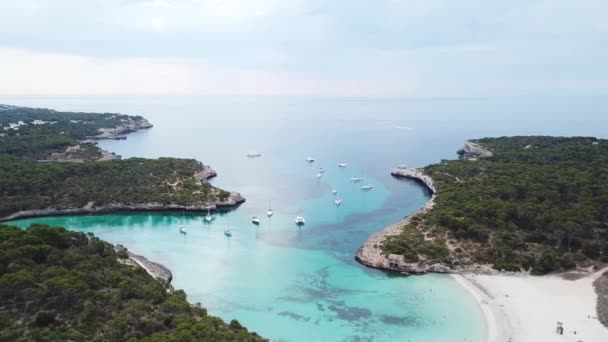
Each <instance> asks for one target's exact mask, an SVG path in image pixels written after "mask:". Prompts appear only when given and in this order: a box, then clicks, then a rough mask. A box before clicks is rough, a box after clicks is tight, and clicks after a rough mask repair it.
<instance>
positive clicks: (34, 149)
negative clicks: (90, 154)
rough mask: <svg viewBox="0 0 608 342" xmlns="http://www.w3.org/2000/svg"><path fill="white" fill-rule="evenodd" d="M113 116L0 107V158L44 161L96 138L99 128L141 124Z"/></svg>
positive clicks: (129, 118) (111, 114) (108, 114)
mask: <svg viewBox="0 0 608 342" xmlns="http://www.w3.org/2000/svg"><path fill="white" fill-rule="evenodd" d="M142 120H143V118H142V117H141V116H129V115H123V114H114V113H104V114H96V113H72V112H57V111H54V110H51V109H44V108H26V107H13V106H3V105H0V155H11V156H17V157H27V158H30V159H46V158H47V157H48V156H49V155H50V154H51V153H54V152H64V151H65V150H66V149H67V148H68V147H69V146H74V145H76V144H77V142H78V141H82V140H85V139H88V138H90V137H94V136H97V135H99V133H100V132H99V129H101V128H114V127H117V126H119V125H121V124H124V123H133V122H139V121H142Z"/></svg>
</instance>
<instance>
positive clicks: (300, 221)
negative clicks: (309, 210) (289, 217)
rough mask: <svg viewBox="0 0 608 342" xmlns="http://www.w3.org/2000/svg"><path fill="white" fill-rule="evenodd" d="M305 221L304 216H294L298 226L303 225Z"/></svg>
mask: <svg viewBox="0 0 608 342" xmlns="http://www.w3.org/2000/svg"><path fill="white" fill-rule="evenodd" d="M305 222H306V220H304V216H296V224H297V225H298V226H301V225H303V224H304V223H305Z"/></svg>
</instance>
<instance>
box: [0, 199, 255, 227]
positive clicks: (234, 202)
mask: <svg viewBox="0 0 608 342" xmlns="http://www.w3.org/2000/svg"><path fill="white" fill-rule="evenodd" d="M243 202H245V198H244V197H243V196H241V194H239V193H238V192H231V193H230V196H228V198H227V199H226V200H225V201H216V202H215V203H213V204H211V205H210V206H204V205H180V204H162V203H134V204H125V203H112V204H108V205H102V206H95V205H94V203H92V202H89V203H88V204H87V205H86V206H84V207H82V208H64V209H58V208H46V209H34V210H24V211H18V212H16V213H13V214H11V215H8V216H4V217H0V222H4V221H12V220H17V219H24V218H33V217H42V216H65V215H81V214H101V213H110V212H148V211H152V212H154V211H182V210H185V211H189V212H203V211H206V210H208V209H209V210H211V211H216V210H230V209H233V208H235V207H237V206H239V205H240V204H241V203H243Z"/></svg>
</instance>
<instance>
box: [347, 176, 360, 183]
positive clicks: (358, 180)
mask: <svg viewBox="0 0 608 342" xmlns="http://www.w3.org/2000/svg"><path fill="white" fill-rule="evenodd" d="M350 181H351V182H353V183H359V182H360V181H361V178H359V177H353V178H351V179H350Z"/></svg>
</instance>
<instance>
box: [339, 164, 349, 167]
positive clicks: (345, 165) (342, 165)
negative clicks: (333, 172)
mask: <svg viewBox="0 0 608 342" xmlns="http://www.w3.org/2000/svg"><path fill="white" fill-rule="evenodd" d="M347 166H348V164H346V163H340V164H338V167H342V168H344V167H347Z"/></svg>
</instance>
